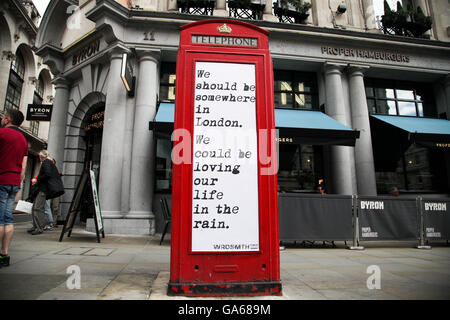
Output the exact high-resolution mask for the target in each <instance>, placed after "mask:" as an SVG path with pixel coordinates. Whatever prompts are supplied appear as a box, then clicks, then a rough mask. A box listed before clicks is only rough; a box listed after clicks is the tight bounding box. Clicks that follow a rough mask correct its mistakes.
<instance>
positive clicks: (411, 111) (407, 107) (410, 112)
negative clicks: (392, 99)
mask: <svg viewBox="0 0 450 320" xmlns="http://www.w3.org/2000/svg"><path fill="white" fill-rule="evenodd" d="M398 113H399V115H401V116H414V117H415V116H416V115H417V112H416V104H415V103H414V102H406V101H398Z"/></svg>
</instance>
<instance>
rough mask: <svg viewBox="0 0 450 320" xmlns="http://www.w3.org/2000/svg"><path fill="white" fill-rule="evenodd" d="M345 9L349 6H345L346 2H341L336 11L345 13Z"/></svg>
mask: <svg viewBox="0 0 450 320" xmlns="http://www.w3.org/2000/svg"><path fill="white" fill-rule="evenodd" d="M345 11H347V7H346V6H345V4H343V3H341V4H340V5H338V7H337V10H336V13H339V14H343V13H345Z"/></svg>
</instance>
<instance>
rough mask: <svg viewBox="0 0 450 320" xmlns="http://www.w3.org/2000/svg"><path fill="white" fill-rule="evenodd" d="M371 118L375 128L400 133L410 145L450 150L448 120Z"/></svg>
mask: <svg viewBox="0 0 450 320" xmlns="http://www.w3.org/2000/svg"><path fill="white" fill-rule="evenodd" d="M371 118H372V119H375V123H374V124H375V126H381V127H382V126H383V125H384V126H386V125H388V126H391V127H393V128H394V129H396V130H398V131H401V133H403V134H404V135H405V139H407V140H408V141H409V142H410V143H417V144H421V145H424V146H427V147H435V148H444V149H449V148H450V121H448V120H445V119H433V118H420V117H407V116H389V115H371ZM380 121H381V122H380ZM372 122H373V121H372ZM380 130H383V128H381V129H380Z"/></svg>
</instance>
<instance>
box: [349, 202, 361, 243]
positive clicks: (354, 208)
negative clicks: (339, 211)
mask: <svg viewBox="0 0 450 320" xmlns="http://www.w3.org/2000/svg"><path fill="white" fill-rule="evenodd" d="M352 211H353V244H352V246H350V247H348V249H350V250H364V247H362V246H360V245H359V219H358V195H356V194H354V195H352Z"/></svg>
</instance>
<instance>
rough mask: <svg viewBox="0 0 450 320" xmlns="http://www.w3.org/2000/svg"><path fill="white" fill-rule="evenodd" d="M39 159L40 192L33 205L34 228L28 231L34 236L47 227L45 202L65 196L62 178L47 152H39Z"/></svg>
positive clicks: (38, 178)
mask: <svg viewBox="0 0 450 320" xmlns="http://www.w3.org/2000/svg"><path fill="white" fill-rule="evenodd" d="M39 159H40V161H41V169H40V170H39V174H38V176H37V179H36V180H37V181H36V184H37V186H38V190H39V192H38V194H37V196H36V199H35V200H34V203H33V209H32V218H33V227H32V228H31V229H30V230H28V232H29V233H31V234H32V235H38V234H41V233H42V232H43V231H44V227H45V225H46V217H45V201H46V200H48V199H53V198H56V197H59V196H61V195H62V194H64V186H63V184H62V180H61V176H60V174H59V172H58V169H57V168H56V166H55V164H54V163H53V161H52V159H51V158H50V156H49V154H48V152H47V150H42V151H41V152H39Z"/></svg>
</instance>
